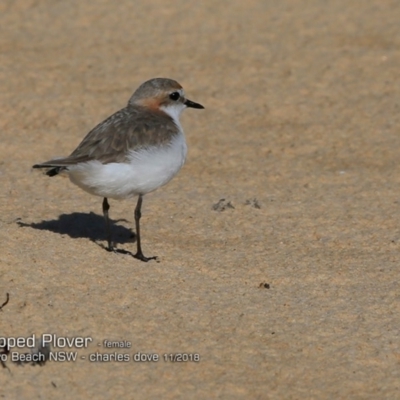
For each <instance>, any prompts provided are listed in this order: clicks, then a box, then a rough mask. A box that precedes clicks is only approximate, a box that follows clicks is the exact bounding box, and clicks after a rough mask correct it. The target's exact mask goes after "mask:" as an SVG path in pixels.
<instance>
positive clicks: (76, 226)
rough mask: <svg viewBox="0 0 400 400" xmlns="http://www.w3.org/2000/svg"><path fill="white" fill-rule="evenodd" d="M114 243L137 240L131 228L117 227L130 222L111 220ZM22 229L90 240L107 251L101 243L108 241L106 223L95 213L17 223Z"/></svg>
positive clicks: (66, 215) (76, 213)
mask: <svg viewBox="0 0 400 400" xmlns="http://www.w3.org/2000/svg"><path fill="white" fill-rule="evenodd" d="M110 222H111V233H112V241H113V243H114V244H124V243H132V242H134V241H135V240H136V234H135V233H134V232H132V231H131V230H130V229H129V228H126V227H124V226H122V225H117V224H116V223H118V222H128V221H127V220H126V219H118V220H115V221H114V220H111V219H110ZM17 224H18V225H19V226H20V227H22V228H33V229H38V230H44V231H50V232H54V233H58V234H60V235H68V236H69V237H71V238H88V239H89V240H91V241H92V242H94V243H96V244H97V245H98V246H100V247H102V248H104V249H106V246H105V245H104V244H102V243H98V242H99V241H105V242H106V241H107V234H106V228H105V221H104V217H103V216H102V215H97V214H95V213H93V212H91V213H89V214H87V213H79V212H74V213H71V214H61V215H60V216H59V217H58V219H52V220H45V221H41V222H32V223H25V222H22V221H17Z"/></svg>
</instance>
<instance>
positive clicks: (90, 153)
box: [33, 78, 204, 261]
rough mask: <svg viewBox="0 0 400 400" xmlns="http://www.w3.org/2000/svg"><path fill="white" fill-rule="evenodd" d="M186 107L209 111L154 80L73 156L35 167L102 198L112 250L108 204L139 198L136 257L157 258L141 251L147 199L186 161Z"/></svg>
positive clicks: (167, 83) (175, 88)
mask: <svg viewBox="0 0 400 400" xmlns="http://www.w3.org/2000/svg"><path fill="white" fill-rule="evenodd" d="M186 107H191V108H199V109H201V108H204V107H203V106H202V105H201V104H198V103H195V102H193V101H190V100H188V99H187V98H186V97H185V92H184V91H183V89H182V86H181V85H180V84H179V83H178V82H176V81H174V80H172V79H166V78H155V79H151V80H149V81H147V82H144V83H143V84H142V85H140V86H139V88H138V89H137V90H136V91H135V93H133V95H132V97H131V98H130V99H129V102H128V105H127V106H126V107H125V108H123V109H122V110H120V111H118V112H116V113H115V114H113V115H111V116H110V117H109V118H107V119H106V120H105V121H103V122H102V123H101V124H99V125H97V126H96V127H95V128H94V129H92V130H91V131H90V132H89V133H88V134H87V135H86V137H85V138H84V139H83V140H82V142H81V144H80V145H79V146H78V147H77V148H76V149H75V150H74V151H73V152H72V153H71V155H70V156H68V157H65V158H58V159H53V160H50V161H46V162H44V163H41V164H37V165H34V166H33V168H48V171H47V172H46V174H47V175H48V176H55V175H58V174H60V173H66V174H68V175H69V178H70V180H71V182H73V183H75V184H76V185H78V186H79V187H80V188H81V189H83V190H85V191H86V192H88V193H90V194H94V195H96V196H101V197H103V214H104V219H105V222H106V232H107V241H108V250H110V251H112V250H115V249H114V247H113V244H112V240H111V230H110V222H109V217H108V210H109V208H110V206H109V204H108V201H107V199H108V198H111V199H118V200H120V199H126V198H129V197H134V196H138V201H137V205H136V208H135V223H136V243H137V252H136V254H135V255H134V257H135V258H137V259H139V260H141V261H149V260H151V259H155V258H156V257H145V256H144V255H143V252H142V248H141V238H140V224H139V221H140V217H141V206H142V201H143V196H144V195H145V194H147V193H150V192H152V191H154V190H156V189H157V188H159V187H160V186H163V185H165V184H166V183H168V182H169V181H170V180H171V179H172V178H173V177H174V176H175V175H176V174H177V172H178V171H179V170H180V169H181V167H182V165H183V164H184V162H185V158H186V153H187V147H186V141H185V136H184V133H183V129H182V126H181V124H180V122H179V116H180V114H181V112H182V111H183V110H184V109H185V108H186Z"/></svg>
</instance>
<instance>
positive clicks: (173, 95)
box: [169, 92, 181, 101]
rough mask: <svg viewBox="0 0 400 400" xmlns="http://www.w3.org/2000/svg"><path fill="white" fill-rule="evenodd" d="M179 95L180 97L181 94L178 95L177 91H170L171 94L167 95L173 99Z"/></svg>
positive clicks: (176, 98)
mask: <svg viewBox="0 0 400 400" xmlns="http://www.w3.org/2000/svg"><path fill="white" fill-rule="evenodd" d="M179 97H181V95H180V94H179V93H178V92H173V93H171V94H170V95H169V98H170V99H171V100H174V101H176V100H178V99H179Z"/></svg>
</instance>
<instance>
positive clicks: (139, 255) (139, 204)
mask: <svg viewBox="0 0 400 400" xmlns="http://www.w3.org/2000/svg"><path fill="white" fill-rule="evenodd" d="M142 202H143V196H142V195H141V194H140V195H139V198H138V202H137V204H136V208H135V224H136V244H137V252H136V254H135V255H134V257H135V258H137V259H138V260H141V261H144V262H147V261H149V260H155V259H156V258H157V257H145V256H144V255H143V253H142V246H141V244H140V223H139V221H140V217H141V216H142V213H141V208H142Z"/></svg>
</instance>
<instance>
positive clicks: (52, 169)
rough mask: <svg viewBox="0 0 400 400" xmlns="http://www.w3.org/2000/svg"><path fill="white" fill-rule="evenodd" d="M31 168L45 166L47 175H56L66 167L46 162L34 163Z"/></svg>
mask: <svg viewBox="0 0 400 400" xmlns="http://www.w3.org/2000/svg"><path fill="white" fill-rule="evenodd" d="M32 168H47V169H48V170H47V171H46V175H48V176H56V175H58V174H59V173H60V172H62V171H63V170H65V169H66V167H54V166H51V165H46V164H36V165H34V166H33V167H32Z"/></svg>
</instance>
